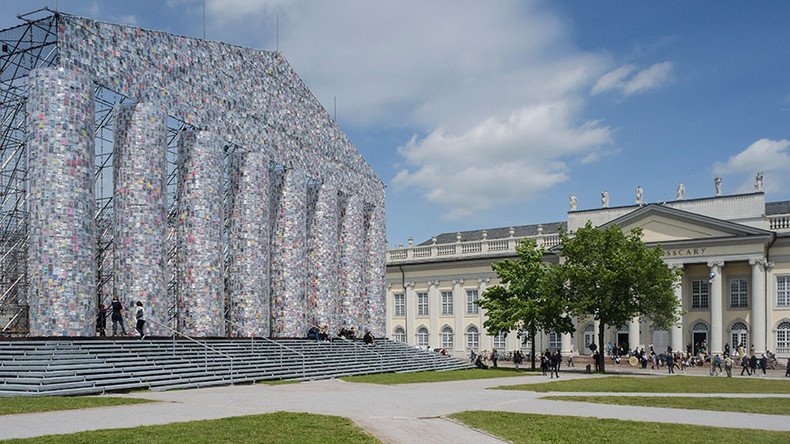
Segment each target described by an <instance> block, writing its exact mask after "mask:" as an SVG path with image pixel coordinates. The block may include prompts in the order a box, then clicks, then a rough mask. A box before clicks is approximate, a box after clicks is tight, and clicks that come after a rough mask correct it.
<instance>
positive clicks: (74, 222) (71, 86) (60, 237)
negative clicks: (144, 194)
mask: <svg viewBox="0 0 790 444" xmlns="http://www.w3.org/2000/svg"><path fill="white" fill-rule="evenodd" d="M28 88H29V89H28V100H27V113H28V122H27V128H28V139H27V149H28V170H29V172H28V177H29V180H30V194H29V197H28V205H29V207H28V209H29V211H30V216H29V242H30V243H29V257H28V280H29V286H28V303H29V306H30V316H29V318H30V335H31V336H93V335H95V326H96V306H97V303H96V281H95V276H96V272H95V267H96V264H95V251H96V225H95V221H94V214H95V211H96V210H95V209H96V203H95V200H94V185H93V183H94V142H93V133H94V130H93V128H94V108H93V107H94V103H93V82H92V80H91V79H90V78H89V77H87V76H86V75H84V74H82V73H79V72H75V71H70V70H67V69H63V68H56V69H50V68H45V69H36V70H33V71H31V72H30V74H29V76H28Z"/></svg>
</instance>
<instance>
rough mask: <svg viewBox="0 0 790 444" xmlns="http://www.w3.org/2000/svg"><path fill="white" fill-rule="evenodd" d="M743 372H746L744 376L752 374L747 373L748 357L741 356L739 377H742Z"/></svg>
mask: <svg viewBox="0 0 790 444" xmlns="http://www.w3.org/2000/svg"><path fill="white" fill-rule="evenodd" d="M743 372H746V376H751V374H752V372H751V371H749V357H748V356H746V355H743V357H741V376H743Z"/></svg>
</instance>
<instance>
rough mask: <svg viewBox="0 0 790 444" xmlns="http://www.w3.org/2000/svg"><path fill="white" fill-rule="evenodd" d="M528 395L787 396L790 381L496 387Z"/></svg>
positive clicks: (624, 379)
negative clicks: (555, 393)
mask: <svg viewBox="0 0 790 444" xmlns="http://www.w3.org/2000/svg"><path fill="white" fill-rule="evenodd" d="M497 388H498V389H502V390H526V391H530V392H636V393H788V394H790V381H782V380H770V379H752V378H721V377H715V376H661V377H646V378H639V377H633V376H609V377H605V378H588V379H573V380H565V381H556V382H545V383H540V384H521V385H507V386H504V385H503V386H500V387H497Z"/></svg>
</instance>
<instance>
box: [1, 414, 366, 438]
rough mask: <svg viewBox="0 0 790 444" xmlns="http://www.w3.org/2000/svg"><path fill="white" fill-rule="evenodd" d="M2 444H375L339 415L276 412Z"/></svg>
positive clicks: (80, 433) (54, 436) (56, 436)
mask: <svg viewBox="0 0 790 444" xmlns="http://www.w3.org/2000/svg"><path fill="white" fill-rule="evenodd" d="M3 442H4V443H6V442H7V443H33V442H34V443H37V444H38V443H45V444H55V443H63V444H66V443H68V444H79V443H86V444H87V443H96V442H108V443H110V442H111V443H139V444H150V443H173V442H183V443H186V442H188V443H191V444H192V443H205V444H215V443H234V444H235V443H294V444H297V443H299V444H301V443H316V444H319V443H376V442H379V441H378V440H376V438H374V437H372V436H371V435H368V434H367V433H366V432H365V431H364V430H362V429H360V428H359V427H357V426H355V425H354V424H353V423H352V422H351V420H349V419H347V418H341V417H339V416H326V415H311V414H309V413H287V412H277V413H269V414H266V415H254V416H237V417H234V418H224V419H212V420H207V421H191V422H177V423H173V424H165V425H156V426H144V427H135V428H131V429H115V430H98V431H93V432H79V433H70V434H66V435H48V436H40V437H37V438H30V439H16V440H9V441H3Z"/></svg>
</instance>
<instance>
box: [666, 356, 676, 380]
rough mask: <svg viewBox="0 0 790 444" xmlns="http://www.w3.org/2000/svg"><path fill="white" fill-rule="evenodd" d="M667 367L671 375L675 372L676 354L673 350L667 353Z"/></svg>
mask: <svg viewBox="0 0 790 444" xmlns="http://www.w3.org/2000/svg"><path fill="white" fill-rule="evenodd" d="M667 369H668V373H669V374H670V375H674V374H675V356H674V355H673V354H672V353H671V352H670V353H667Z"/></svg>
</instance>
